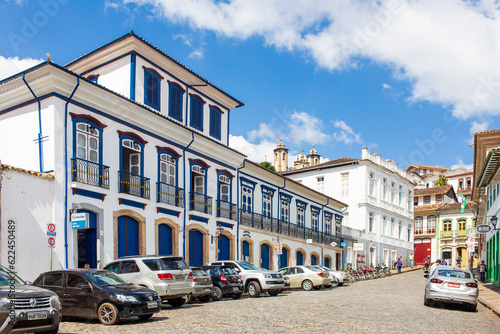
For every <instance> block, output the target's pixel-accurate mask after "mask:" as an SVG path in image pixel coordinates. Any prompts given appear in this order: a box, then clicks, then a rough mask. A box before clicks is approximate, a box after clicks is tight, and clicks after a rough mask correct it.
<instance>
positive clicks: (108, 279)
mask: <svg viewBox="0 0 500 334" xmlns="http://www.w3.org/2000/svg"><path fill="white" fill-rule="evenodd" d="M85 275H86V276H87V277H88V278H90V279H91V280H92V281H93V282H94V283H95V284H97V285H100V286H108V285H120V284H132V283H130V282H129V281H127V280H124V279H123V278H121V277H120V276H118V275H116V274H114V273H112V272H95V273H92V272H89V273H85Z"/></svg>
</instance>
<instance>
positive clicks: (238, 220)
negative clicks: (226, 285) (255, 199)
mask: <svg viewBox="0 0 500 334" xmlns="http://www.w3.org/2000/svg"><path fill="white" fill-rule="evenodd" d="M246 163H247V159H243V166H241V167H239V168H236V197H237V198H236V208H237V212H236V259H239V258H240V210H241V208H240V188H241V186H240V169H243V168H245V165H246ZM242 260H243V259H242Z"/></svg>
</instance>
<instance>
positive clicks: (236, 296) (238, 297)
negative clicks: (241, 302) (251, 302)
mask: <svg viewBox="0 0 500 334" xmlns="http://www.w3.org/2000/svg"><path fill="white" fill-rule="evenodd" d="M242 295H243V292H238V293H235V294H234V295H232V296H231V297H233V299H240V298H241V296H242Z"/></svg>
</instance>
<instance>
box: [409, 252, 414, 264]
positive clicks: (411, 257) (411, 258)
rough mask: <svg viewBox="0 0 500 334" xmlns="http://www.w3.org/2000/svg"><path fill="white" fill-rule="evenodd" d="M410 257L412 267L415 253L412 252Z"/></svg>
mask: <svg viewBox="0 0 500 334" xmlns="http://www.w3.org/2000/svg"><path fill="white" fill-rule="evenodd" d="M408 258H409V259H410V267H411V268H413V259H414V257H413V253H411V254H410V256H408Z"/></svg>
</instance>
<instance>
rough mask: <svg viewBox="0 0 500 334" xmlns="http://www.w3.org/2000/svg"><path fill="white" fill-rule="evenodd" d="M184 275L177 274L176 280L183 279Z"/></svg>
mask: <svg viewBox="0 0 500 334" xmlns="http://www.w3.org/2000/svg"><path fill="white" fill-rule="evenodd" d="M185 277H186V275H177V276H176V278H177V280H183V279H185Z"/></svg>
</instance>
